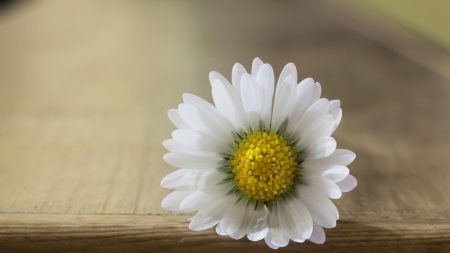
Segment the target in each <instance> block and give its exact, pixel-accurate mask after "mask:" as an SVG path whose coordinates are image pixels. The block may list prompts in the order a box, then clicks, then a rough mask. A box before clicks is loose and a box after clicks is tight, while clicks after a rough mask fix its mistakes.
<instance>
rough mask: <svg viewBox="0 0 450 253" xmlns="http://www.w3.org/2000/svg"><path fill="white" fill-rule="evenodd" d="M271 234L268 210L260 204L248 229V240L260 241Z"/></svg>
mask: <svg viewBox="0 0 450 253" xmlns="http://www.w3.org/2000/svg"><path fill="white" fill-rule="evenodd" d="M268 232H269V223H268V221H267V216H266V210H265V208H264V204H263V203H259V205H258V207H257V208H256V210H255V212H254V214H253V216H252V218H251V221H250V223H249V224H248V228H247V238H248V239H249V240H250V241H259V240H261V239H263V238H264V237H266V235H267V233H268Z"/></svg>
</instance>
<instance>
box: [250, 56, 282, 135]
mask: <svg viewBox="0 0 450 253" xmlns="http://www.w3.org/2000/svg"><path fill="white" fill-rule="evenodd" d="M255 79H256V82H257V83H258V84H259V86H260V88H261V87H262V88H263V90H264V96H263V98H262V99H263V100H262V111H261V118H262V122H263V125H264V127H265V129H270V122H271V117H272V99H273V91H274V89H275V86H274V84H275V76H274V74H273V69H272V66H270V65H269V64H264V65H263V66H261V68H260V69H259V70H258V73H257V74H256V78H255ZM283 80H284V79H283Z"/></svg>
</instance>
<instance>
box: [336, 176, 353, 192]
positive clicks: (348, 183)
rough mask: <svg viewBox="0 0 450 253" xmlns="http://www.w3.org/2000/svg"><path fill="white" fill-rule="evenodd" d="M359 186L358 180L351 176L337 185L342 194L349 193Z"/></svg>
mask: <svg viewBox="0 0 450 253" xmlns="http://www.w3.org/2000/svg"><path fill="white" fill-rule="evenodd" d="M357 184H358V182H357V181H356V178H355V177H354V176H352V175H350V174H349V175H348V176H347V177H346V178H344V179H343V180H342V181H340V182H337V183H336V185H337V186H338V187H339V189H341V191H342V192H349V191H351V190H353V189H354V188H355V187H356V185H357Z"/></svg>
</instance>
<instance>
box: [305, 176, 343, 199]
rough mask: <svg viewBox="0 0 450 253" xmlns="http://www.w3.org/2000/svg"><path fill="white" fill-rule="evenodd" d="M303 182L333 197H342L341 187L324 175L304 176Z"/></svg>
mask: <svg viewBox="0 0 450 253" xmlns="http://www.w3.org/2000/svg"><path fill="white" fill-rule="evenodd" d="M302 184H304V185H307V186H309V187H311V188H313V189H315V190H316V191H318V192H320V193H322V194H324V195H325V196H327V197H329V198H332V199H338V198H340V197H342V192H341V190H340V189H339V187H338V186H337V185H336V184H335V183H333V182H332V181H330V180H328V179H326V178H324V177H320V176H319V177H317V176H304V177H303V181H302Z"/></svg>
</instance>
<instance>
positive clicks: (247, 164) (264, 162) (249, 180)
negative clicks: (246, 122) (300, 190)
mask: <svg viewBox="0 0 450 253" xmlns="http://www.w3.org/2000/svg"><path fill="white" fill-rule="evenodd" d="M296 159H297V155H296V154H295V152H294V150H293V149H292V147H291V146H290V145H289V144H288V143H287V141H286V139H284V138H283V136H279V135H277V134H275V133H269V134H267V133H266V132H260V133H253V134H249V135H247V137H246V138H244V139H243V140H242V141H241V142H240V143H239V148H238V150H237V151H236V152H235V153H234V157H233V159H232V160H231V165H232V167H233V174H234V181H235V182H236V185H237V188H238V190H239V191H241V192H242V194H244V195H245V196H247V197H249V198H250V199H253V200H259V201H270V200H273V199H275V197H277V196H281V195H283V194H285V193H286V192H288V191H289V190H290V189H291V188H292V186H293V185H294V179H295V177H296V173H295V171H296V170H297V168H298V163H297V162H296Z"/></svg>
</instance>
